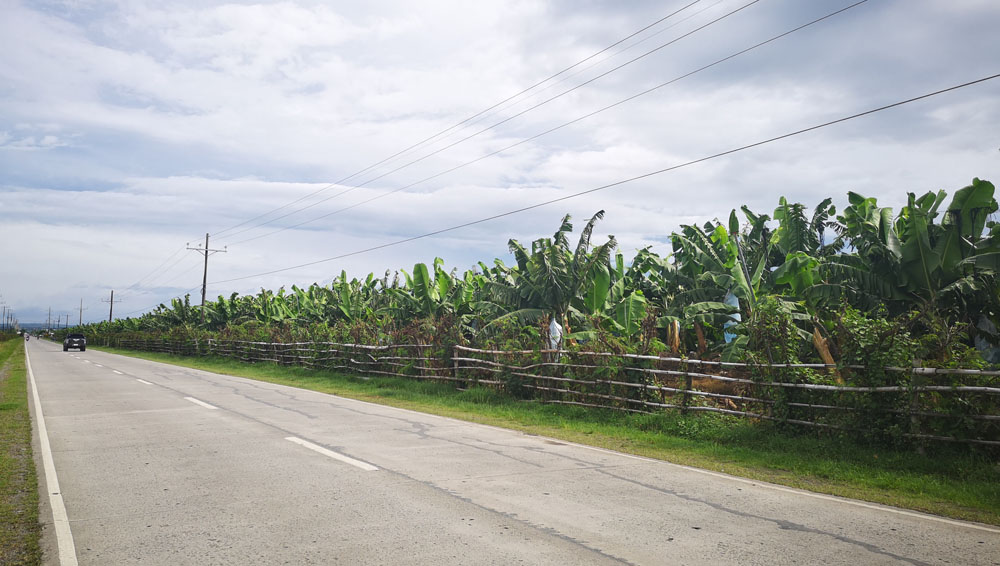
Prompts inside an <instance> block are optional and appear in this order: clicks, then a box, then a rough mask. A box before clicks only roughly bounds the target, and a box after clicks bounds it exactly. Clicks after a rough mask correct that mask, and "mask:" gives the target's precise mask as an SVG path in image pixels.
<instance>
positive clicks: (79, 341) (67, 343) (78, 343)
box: [63, 334, 87, 352]
mask: <svg viewBox="0 0 1000 566" xmlns="http://www.w3.org/2000/svg"><path fill="white" fill-rule="evenodd" d="M70 348H79V349H80V351H81V352H86V351H87V338H86V337H85V336H84V335H83V334H70V335H68V336H66V339H65V340H63V352H68V351H69V349H70Z"/></svg>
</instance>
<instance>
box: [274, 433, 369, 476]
mask: <svg viewBox="0 0 1000 566" xmlns="http://www.w3.org/2000/svg"><path fill="white" fill-rule="evenodd" d="M285 440H287V441H289V442H294V443H295V444H298V445H300V446H305V447H306V448H308V449H310V450H312V451H314V452H319V453H320V454H322V455H324V456H329V457H330V458H333V459H334V460H340V461H341V462H344V463H345V464H350V465H352V466H354V467H356V468H361V469H362V470H365V471H367V472H377V471H378V468H376V467H375V466H373V465H371V464H369V463H368V462H362V461H361V460H355V459H354V458H351V457H350V456H344V455H343V454H339V453H337V452H334V451H333V450H330V449H328V448H323V447H322V446H320V445H318V444H313V443H312V442H309V441H308V440H302V439H301V438H296V437H294V436H287V437H285Z"/></svg>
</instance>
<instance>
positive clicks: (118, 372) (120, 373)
mask: <svg viewBox="0 0 1000 566" xmlns="http://www.w3.org/2000/svg"><path fill="white" fill-rule="evenodd" d="M111 371H113V372H115V373H117V374H118V375H125V374H124V373H122V372H120V371H118V370H116V369H113V370H111Z"/></svg>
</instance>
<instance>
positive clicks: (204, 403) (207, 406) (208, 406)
mask: <svg viewBox="0 0 1000 566" xmlns="http://www.w3.org/2000/svg"><path fill="white" fill-rule="evenodd" d="M139 381H142V380H141V379H140V380H139ZM150 385H152V383H150ZM185 399H187V400H188V401H191V402H192V403H194V404H195V405H201V406H202V407H205V408H206V409H218V407H216V406H215V405H209V404H208V403H206V402H204V401H199V400H198V399H195V398H194V397H185Z"/></svg>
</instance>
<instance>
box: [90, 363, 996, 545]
mask: <svg viewBox="0 0 1000 566" xmlns="http://www.w3.org/2000/svg"><path fill="white" fill-rule="evenodd" d="M101 350H103V351H107V352H112V353H119V354H125V355H130V356H134V357H138V358H144V359H148V360H153V361H160V362H166V363H171V364H175V365H180V366H186V367H191V368H196V369H203V370H207V371H212V372H217V373H223V374H228V375H236V376H242V377H248V378H252V379H257V380H260V381H267V382H271V383H280V384H284V385H291V386H295V387H301V388H304V389H311V390H314V391H321V392H325V393H332V394H336V395H340V396H343V397H350V398H353V399H360V400H363V401H370V402H374V403H379V404H383V405H391V406H394V407H401V408H406V409H413V410H417V411H422V412H426V413H433V414H437V415H442V416H448V417H454V418H458V419H462V420H465V421H470V422H476V423H482V424H488V425H494V426H499V427H503V428H508V429H513V430H519V431H523V432H525V433H529V434H538V435H544V436H548V437H552V438H558V439H562V440H568V441H572V442H578V443H581V444H587V445H591V446H598V447H602V448H608V449H612V450H617V451H621V452H627V453H630V454H637V455H641V456H647V457H650V458H656V459H661V460H666V461H670V462H674V463H677V464H684V465H689V466H695V467H698V468H703V469H708V470H715V471H720V472H725V473H728V474H733V475H737V476H742V477H746V478H751V479H755V480H762V481H767V482H772V483H777V484H781V485H787V486H791V487H796V488H802V489H807V490H810V491H814V492H819V493H826V494H831V495H839V496H843V497H850V498H854V499H861V500H865V501H871V502H876V503H883V504H887V505H893V506H897V507H904V508H908V509H914V510H918V511H923V512H927V513H933V514H936V515H942V516H946V517H952V518H956V519H965V520H972V521H979V522H983V523H988V524H993V525H1000V465H998V464H997V462H996V461H995V460H990V459H988V458H986V457H984V456H982V455H978V454H974V453H972V452H970V451H969V450H967V449H964V448H962V447H951V446H941V445H932V446H929V447H928V449H927V455H926V456H920V455H917V454H915V453H913V452H912V451H903V450H892V449H886V448H873V447H871V446H865V445H859V444H857V443H855V442H852V441H851V440H850V439H843V438H836V437H829V438H817V437H815V436H801V435H797V434H793V433H789V432H784V431H782V430H780V429H777V428H774V427H766V426H759V425H752V424H750V423H748V422H746V421H745V420H742V419H736V418H730V417H724V416H717V415H707V414H703V415H691V416H683V415H680V414H660V415H629V414H622V413H619V412H614V411H608V410H594V409H586V408H580V407H564V406H553V405H544V404H541V403H536V402H527V401H518V400H515V399H512V398H510V397H507V396H505V395H502V394H499V393H497V392H495V391H491V390H487V389H470V390H468V391H456V390H455V389H454V388H453V387H452V386H450V385H448V384H437V383H430V382H420V381H415V380H407V379H401V378H373V379H370V380H366V379H360V378H358V377H352V376H346V375H343V374H338V373H333V372H323V371H312V370H307V369H304V368H293V367H281V366H276V365H273V364H245V363H240V362H236V361H233V360H228V359H221V358H184V357H180V356H171V355H166V354H151V353H138V352H131V351H122V350H113V349H107V348H101Z"/></svg>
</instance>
